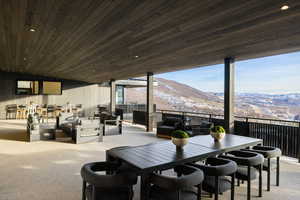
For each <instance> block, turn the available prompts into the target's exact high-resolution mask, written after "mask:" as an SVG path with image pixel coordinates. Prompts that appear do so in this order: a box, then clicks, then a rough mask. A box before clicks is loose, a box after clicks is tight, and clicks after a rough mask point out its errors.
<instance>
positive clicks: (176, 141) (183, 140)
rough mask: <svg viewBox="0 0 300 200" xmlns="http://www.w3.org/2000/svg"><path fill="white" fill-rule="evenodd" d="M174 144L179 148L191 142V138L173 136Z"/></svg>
mask: <svg viewBox="0 0 300 200" xmlns="http://www.w3.org/2000/svg"><path fill="white" fill-rule="evenodd" d="M172 142H173V144H175V145H176V147H178V148H182V147H183V146H184V145H186V144H187V143H188V142H189V138H175V137H172Z"/></svg>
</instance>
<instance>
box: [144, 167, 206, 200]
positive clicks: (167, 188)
mask: <svg viewBox="0 0 300 200" xmlns="http://www.w3.org/2000/svg"><path fill="white" fill-rule="evenodd" d="M176 170H178V171H181V176H180V177H173V176H166V175H161V174H156V173H152V174H151V175H150V177H149V184H150V191H149V195H148V196H149V197H150V200H201V183H202V181H203V179H204V175H203V172H202V171H201V170H199V169H197V168H194V167H191V166H186V165H180V166H176ZM194 186H196V187H197V188H198V190H197V192H195V191H193V190H192V189H191V188H194Z"/></svg>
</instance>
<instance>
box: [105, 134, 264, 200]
mask: <svg viewBox="0 0 300 200" xmlns="http://www.w3.org/2000/svg"><path fill="white" fill-rule="evenodd" d="M262 142H263V141H262V140H261V139H257V138H250V137H245V136H238V135H234V134H226V136H225V138H224V139H223V140H221V141H215V140H214V139H213V138H212V137H211V136H210V135H201V136H195V137H191V138H189V142H188V144H187V145H185V146H184V147H183V148H176V146H175V145H174V144H173V143H172V142H171V141H161V142H156V143H150V144H146V145H140V146H131V147H125V148H114V149H111V150H107V151H106V156H107V158H106V159H107V160H108V161H109V160H119V161H121V162H125V163H127V164H129V165H130V166H132V167H133V168H134V169H135V170H136V171H137V173H138V175H140V176H141V185H140V187H141V190H140V199H141V200H145V199H147V198H148V191H149V188H148V187H149V184H148V183H147V180H148V177H149V175H150V174H151V173H152V172H155V171H163V170H167V169H171V168H174V167H175V166H177V165H181V164H186V163H191V162H197V161H202V160H205V159H206V158H208V157H215V156H217V155H220V154H222V153H226V152H229V151H233V150H239V149H243V148H247V147H251V146H255V145H260V144H262Z"/></svg>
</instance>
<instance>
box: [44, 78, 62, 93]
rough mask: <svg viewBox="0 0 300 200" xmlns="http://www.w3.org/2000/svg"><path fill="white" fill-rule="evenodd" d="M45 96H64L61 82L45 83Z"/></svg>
mask: <svg viewBox="0 0 300 200" xmlns="http://www.w3.org/2000/svg"><path fill="white" fill-rule="evenodd" d="M43 94H48V95H61V94H62V87H61V82H55V81H43Z"/></svg>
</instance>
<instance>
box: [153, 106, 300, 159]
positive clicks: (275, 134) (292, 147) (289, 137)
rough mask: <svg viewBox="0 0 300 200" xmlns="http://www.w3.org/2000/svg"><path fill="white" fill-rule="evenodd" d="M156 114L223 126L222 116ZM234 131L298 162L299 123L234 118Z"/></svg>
mask: <svg viewBox="0 0 300 200" xmlns="http://www.w3.org/2000/svg"><path fill="white" fill-rule="evenodd" d="M158 112H159V113H171V114H172V113H173V114H178V115H184V116H188V117H189V118H192V119H200V120H203V119H204V120H208V121H210V122H213V123H214V124H215V125H222V126H224V116H223V115H215V114H207V113H195V112H183V111H174V110H159V111H158ZM234 129H235V134H237V135H241V136H248V137H254V138H260V139H263V144H264V145H267V146H274V147H278V148H280V149H281V150H282V153H283V155H286V156H289V157H293V158H298V159H299V162H300V122H297V121H288V120H277V119H262V118H255V117H240V116H236V117H235V122H234Z"/></svg>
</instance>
